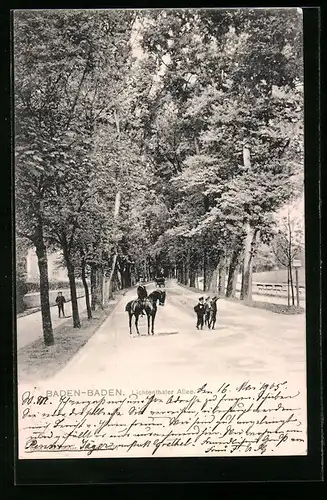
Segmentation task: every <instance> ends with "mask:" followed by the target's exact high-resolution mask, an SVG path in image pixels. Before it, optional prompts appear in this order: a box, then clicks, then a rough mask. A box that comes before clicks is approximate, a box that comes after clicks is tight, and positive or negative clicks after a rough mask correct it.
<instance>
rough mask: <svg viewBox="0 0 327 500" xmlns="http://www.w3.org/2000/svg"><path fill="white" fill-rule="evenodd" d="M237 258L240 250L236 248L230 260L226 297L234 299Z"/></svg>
mask: <svg viewBox="0 0 327 500" xmlns="http://www.w3.org/2000/svg"><path fill="white" fill-rule="evenodd" d="M239 257H240V249H239V248H236V249H234V250H233V253H232V258H231V261H230V264H229V270H228V281H227V290H226V297H235V292H236V283H237V271H238V265H239Z"/></svg>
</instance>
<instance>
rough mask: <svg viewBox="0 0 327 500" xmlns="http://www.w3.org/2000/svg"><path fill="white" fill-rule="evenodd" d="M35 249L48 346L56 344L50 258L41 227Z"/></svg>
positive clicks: (43, 324)
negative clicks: (50, 284)
mask: <svg viewBox="0 0 327 500" xmlns="http://www.w3.org/2000/svg"><path fill="white" fill-rule="evenodd" d="M35 249H36V255H37V262H38V266H39V273H40V302H41V316H42V328H43V339H44V343H45V345H47V346H50V345H53V344H54V337H53V330H52V321H51V313H50V300H49V276H48V258H47V250H46V246H45V244H44V240H43V228H42V226H41V225H40V226H39V230H38V238H37V239H36V241H35Z"/></svg>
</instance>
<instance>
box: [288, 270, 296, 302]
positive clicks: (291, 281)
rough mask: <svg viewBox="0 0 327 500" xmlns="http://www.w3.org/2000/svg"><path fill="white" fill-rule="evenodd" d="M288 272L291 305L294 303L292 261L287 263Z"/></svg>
mask: <svg viewBox="0 0 327 500" xmlns="http://www.w3.org/2000/svg"><path fill="white" fill-rule="evenodd" d="M289 273H290V285H291V296H292V306H294V305H295V295H294V283H293V273H292V263H291V262H290V263H289Z"/></svg>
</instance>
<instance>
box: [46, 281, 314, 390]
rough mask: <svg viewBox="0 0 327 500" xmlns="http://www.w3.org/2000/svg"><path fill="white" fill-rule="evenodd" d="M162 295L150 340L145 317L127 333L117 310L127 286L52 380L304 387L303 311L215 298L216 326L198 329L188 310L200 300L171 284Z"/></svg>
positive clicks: (69, 383) (65, 382) (108, 384)
mask: <svg viewBox="0 0 327 500" xmlns="http://www.w3.org/2000/svg"><path fill="white" fill-rule="evenodd" d="M147 288H148V291H149V292H150V291H151V290H152V289H153V286H152V285H148V287H147ZM166 291H167V299H166V304H165V306H164V307H159V308H158V313H157V318H156V323H155V335H154V336H148V335H147V333H146V332H147V329H146V318H141V319H140V322H139V326H140V332H141V335H140V336H139V337H138V336H136V335H134V336H133V337H130V335H129V330H128V316H127V313H126V312H125V311H124V308H125V304H126V303H127V302H128V301H129V300H131V299H132V298H135V296H136V291H135V289H132V290H130V291H129V292H128V293H127V294H126V295H125V296H124V297H123V298H122V300H120V301H119V303H118V304H117V306H116V308H115V310H114V311H113V313H112V314H111V315H110V316H109V317H108V319H107V320H106V321H105V322H104V323H103V324H102V326H101V327H100V328H99V330H98V331H97V332H96V333H95V334H94V336H93V337H92V338H91V339H90V340H89V342H88V343H87V344H86V345H85V346H84V347H83V348H82V349H81V350H80V351H79V352H78V353H77V354H76V355H75V357H74V358H73V359H72V360H71V361H70V362H69V363H68V364H67V365H66V367H65V368H63V370H62V371H61V372H59V373H58V374H57V375H56V376H55V377H54V379H52V381H53V383H55V384H57V383H58V384H60V386H61V387H69V388H71V387H75V386H76V385H78V384H80V383H89V384H92V385H96V386H97V387H101V388H103V387H105V388H107V387H110V388H112V387H122V386H124V385H126V386H129V387H135V388H137V387H136V386H137V385H140V386H142V387H144V386H148V387H167V386H169V385H170V384H172V383H174V384H176V381H178V383H180V384H187V383H188V382H190V381H191V380H195V379H197V381H199V382H206V381H209V379H214V378H220V379H223V378H225V379H226V380H227V379H228V380H229V379H230V377H231V376H233V378H238V379H241V378H242V377H243V378H244V380H247V379H253V377H254V376H256V377H257V378H259V379H260V381H262V382H264V381H265V380H276V379H277V380H280V378H281V377H283V376H291V375H292V376H293V377H296V379H297V380H298V381H299V383H300V384H301V385H302V383H303V384H304V385H305V378H304V377H305V315H304V314H301V315H289V316H287V315H280V314H276V313H272V312H270V311H266V310H261V309H256V308H251V307H247V306H244V305H242V304H238V303H235V302H231V301H227V300H224V299H220V300H219V302H218V319H217V324H216V329H215V330H208V329H204V330H203V331H198V330H197V329H196V327H195V325H196V317H195V313H194V311H193V306H194V305H195V304H196V302H197V299H198V297H199V295H198V294H196V293H194V292H192V291H190V290H187V289H185V288H183V287H180V286H179V285H177V284H176V283H174V282H168V283H167V287H166ZM134 331H135V330H134ZM184 386H185V385H184ZM186 387H187V385H186Z"/></svg>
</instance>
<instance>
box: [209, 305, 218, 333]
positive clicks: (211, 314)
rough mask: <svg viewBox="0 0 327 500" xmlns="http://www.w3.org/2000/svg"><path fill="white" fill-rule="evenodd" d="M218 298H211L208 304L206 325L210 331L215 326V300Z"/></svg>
mask: <svg viewBox="0 0 327 500" xmlns="http://www.w3.org/2000/svg"><path fill="white" fill-rule="evenodd" d="M218 298H219V297H213V299H212V300H211V304H210V309H209V310H208V319H207V325H208V328H209V330H210V328H211V329H212V330H214V328H215V324H216V319H217V300H218Z"/></svg>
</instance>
